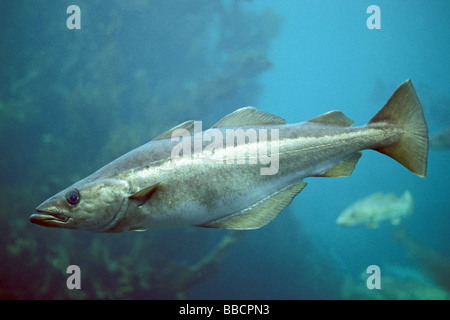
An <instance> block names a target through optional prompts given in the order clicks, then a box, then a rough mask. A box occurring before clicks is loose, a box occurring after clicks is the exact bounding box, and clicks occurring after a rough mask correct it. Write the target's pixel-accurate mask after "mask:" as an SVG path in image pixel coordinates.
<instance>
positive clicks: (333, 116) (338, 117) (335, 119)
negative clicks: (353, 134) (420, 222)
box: [308, 111, 355, 127]
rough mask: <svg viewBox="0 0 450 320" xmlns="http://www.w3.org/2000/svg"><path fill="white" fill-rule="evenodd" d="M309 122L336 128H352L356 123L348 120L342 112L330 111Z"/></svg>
mask: <svg viewBox="0 0 450 320" xmlns="http://www.w3.org/2000/svg"><path fill="white" fill-rule="evenodd" d="M308 122H317V123H323V124H331V125H335V126H342V127H350V126H351V125H352V124H354V123H355V122H354V121H353V120H352V119H350V118H348V117H347V116H346V115H345V114H343V113H342V112H340V111H330V112H327V113H324V114H321V115H320V116H317V117H315V118H312V119H310V120H308Z"/></svg>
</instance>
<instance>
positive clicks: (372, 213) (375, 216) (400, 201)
mask: <svg viewBox="0 0 450 320" xmlns="http://www.w3.org/2000/svg"><path fill="white" fill-rule="evenodd" d="M412 212H413V198H412V196H411V193H410V192H409V191H408V190H406V191H405V193H403V195H402V196H401V197H399V198H398V197H397V196H396V195H395V194H392V193H388V194H383V193H381V192H377V193H374V194H372V195H370V196H368V197H366V198H364V199H362V200H359V201H357V202H355V203H354V204H352V205H351V206H350V207H348V208H347V209H345V210H344V211H343V212H342V213H341V215H340V216H339V217H338V218H337V219H336V223H337V224H338V225H340V226H357V225H365V226H367V227H370V228H376V227H378V225H379V224H380V223H383V222H386V221H390V222H391V223H392V224H393V225H398V224H399V223H400V221H401V220H402V219H403V218H404V217H406V216H408V215H410V214H411V213H412Z"/></svg>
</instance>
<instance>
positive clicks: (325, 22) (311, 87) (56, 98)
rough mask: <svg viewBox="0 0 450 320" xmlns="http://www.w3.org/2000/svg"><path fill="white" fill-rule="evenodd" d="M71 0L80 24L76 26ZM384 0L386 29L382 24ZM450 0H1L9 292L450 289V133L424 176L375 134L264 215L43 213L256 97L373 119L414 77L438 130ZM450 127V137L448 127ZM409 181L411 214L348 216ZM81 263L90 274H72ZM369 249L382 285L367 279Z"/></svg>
mask: <svg viewBox="0 0 450 320" xmlns="http://www.w3.org/2000/svg"><path fill="white" fill-rule="evenodd" d="M70 5H77V6H79V8H80V10H81V29H73V30H70V29H68V27H67V25H66V20H67V19H68V18H69V16H70V14H68V13H67V12H66V10H67V8H68V7H69V6H70ZM370 5H377V6H378V7H379V9H380V18H381V20H380V21H381V29H369V28H368V26H367V20H368V19H370V17H371V15H372V13H367V8H368V7H369V6H370ZM449 12H450V2H448V1H445V0H442V1H438V0H433V1H428V2H426V3H424V2H423V1H419V0H414V1H400V0H397V1H392V0H389V1H388V0H376V1H372V0H371V1H363V0H358V1H356V0H345V1H344V0H320V1H303V0H302V1H300V0H298V1H297V0H295V1H294V0H281V1H269V0H264V1H262V0H258V1H244V0H242V1H238V0H235V1H232V0H223V1H219V0H217V1H216V0H211V1H206V0H189V1H188V0H165V1H160V0H154V1H142V0H139V1H138V0H130V1H95V2H94V1H81V0H71V1H45V0H42V1H34V2H33V3H31V2H29V1H1V2H0V26H1V31H2V32H1V34H0V77H1V81H0V153H1V156H0V298H1V299H449V297H450V276H449V268H450V250H449V249H450V248H449V244H450V237H449V222H450V198H449V185H450V182H449V181H450V170H449V160H450V150H449V145H450V143H449V144H448V145H447V147H445V146H444V147H442V148H439V149H438V148H430V152H429V159H428V174H427V177H426V179H422V178H419V177H417V176H415V175H414V174H412V173H411V172H409V171H408V170H407V169H405V168H404V167H402V166H401V165H400V164H398V163H397V162H395V161H393V160H392V159H390V158H388V157H386V156H384V155H382V154H379V153H377V152H374V151H364V152H363V157H362V158H361V160H360V161H359V163H358V164H357V166H356V169H355V171H354V172H353V174H352V175H351V176H350V177H346V178H308V179H306V182H308V186H307V188H305V190H303V192H302V193H301V194H300V195H299V196H298V197H296V198H295V199H294V201H293V202H292V204H291V205H290V206H288V207H287V208H286V209H285V210H284V211H283V212H282V213H281V214H280V215H279V216H278V218H276V219H275V220H273V221H272V222H271V223H269V224H268V225H267V226H265V227H263V228H261V229H258V230H254V231H239V232H238V231H227V230H218V229H203V228H195V227H185V228H174V229H164V230H148V231H146V232H126V233H121V234H97V233H90V232H86V231H74V230H63V229H53V228H43V227H40V226H37V225H34V224H31V223H30V222H29V216H30V214H32V213H34V212H35V211H34V210H35V208H36V206H37V205H39V204H40V203H41V202H42V201H44V200H46V199H47V198H48V197H50V196H52V195H54V194H55V193H57V192H59V191H60V190H62V189H64V188H66V187H67V186H69V185H71V184H72V183H74V182H76V181H78V180H80V179H82V178H84V177H85V176H87V175H89V174H90V173H92V172H93V171H95V170H97V169H98V168H100V167H101V166H103V165H105V164H107V163H109V162H110V161H112V160H114V159H115V158H117V157H118V156H120V155H122V154H124V153H125V152H127V151H129V150H131V149H133V148H135V147H137V146H140V145H142V144H144V143H146V142H147V141H149V140H151V139H153V138H155V137H156V136H158V135H159V134H161V133H162V132H165V131H166V130H168V129H169V128H171V127H173V126H175V125H177V124H179V123H181V122H184V121H186V120H189V119H198V120H203V121H204V122H205V124H209V125H212V124H214V123H216V122H217V121H218V120H219V119H221V118H222V117H223V116H225V115H226V114H228V113H230V112H232V111H234V110H235V109H237V108H240V107H245V106H249V105H250V106H253V107H256V108H258V109H261V110H264V111H267V112H270V113H274V114H276V115H278V116H281V117H283V118H285V119H286V120H287V122H288V123H296V122H300V121H304V120H307V119H310V118H313V117H315V116H317V115H320V114H322V113H325V112H327V111H330V110H340V111H342V112H344V113H345V114H346V115H347V116H348V117H349V118H351V119H353V120H354V121H355V125H363V124H364V123H366V122H367V121H368V120H369V119H370V118H371V117H372V116H373V115H374V114H375V113H376V112H377V111H378V110H379V109H380V108H381V107H382V106H383V105H384V103H385V102H386V101H387V99H388V98H389V97H390V96H391V94H392V93H393V92H394V90H395V89H396V88H397V87H398V86H399V85H400V84H401V83H402V82H403V81H405V80H406V79H412V81H413V83H414V86H415V88H416V91H417V94H418V96H419V98H420V100H421V102H422V105H423V108H424V113H425V117H426V119H427V122H428V127H429V132H430V136H433V134H435V133H438V132H440V131H441V130H443V129H445V128H447V127H448V126H449V125H450V67H449V62H450V41H449V40H450V19H449ZM447 139H449V140H450V138H449V137H447ZM405 190H409V191H410V192H411V194H412V196H413V198H414V212H413V213H412V215H411V216H408V217H406V218H405V219H403V221H402V222H401V223H400V225H399V226H393V225H391V224H390V223H385V224H382V225H380V226H379V227H378V228H367V227H364V226H360V227H353V228H350V227H341V226H339V225H337V224H336V222H335V220H336V218H337V217H338V216H339V214H340V213H341V212H342V211H343V210H344V209H345V208H347V207H348V206H350V205H351V204H353V203H355V202H356V201H358V200H359V199H362V198H364V197H366V196H369V195H371V194H373V193H376V192H383V193H394V194H396V195H397V196H400V195H401V194H402V193H403V192H404V191H405ZM69 265H77V266H79V267H80V270H81V289H80V290H76V289H75V290H69V289H68V288H67V286H66V280H67V278H68V276H69V274H67V273H66V269H67V267H68V266H69ZM370 265H377V266H379V268H380V271H381V289H372V290H370V289H368V288H367V285H366V280H367V279H368V277H369V276H370V274H369V273H367V272H366V270H367V267H368V266H370Z"/></svg>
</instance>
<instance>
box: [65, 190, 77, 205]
mask: <svg viewBox="0 0 450 320" xmlns="http://www.w3.org/2000/svg"><path fill="white" fill-rule="evenodd" d="M66 201H67V203H68V204H70V205H71V206H73V207H74V206H76V205H77V204H78V203H79V202H80V192H79V191H78V190H77V189H73V190H70V191H69V192H67V193H66Z"/></svg>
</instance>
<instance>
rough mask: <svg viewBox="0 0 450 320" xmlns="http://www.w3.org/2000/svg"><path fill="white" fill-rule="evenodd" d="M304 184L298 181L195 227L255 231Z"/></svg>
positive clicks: (304, 185) (276, 212) (280, 208)
mask: <svg viewBox="0 0 450 320" xmlns="http://www.w3.org/2000/svg"><path fill="white" fill-rule="evenodd" d="M305 187H306V182H304V181H300V182H298V183H296V184H292V185H290V186H288V187H286V188H284V189H281V190H278V191H276V192H274V193H272V194H270V195H268V196H266V197H265V198H263V199H262V200H260V201H258V202H256V203H254V204H252V205H250V206H249V207H247V208H245V209H242V210H240V211H238V212H235V213H233V214H232V215H229V216H226V217H224V218H220V219H217V220H214V221H211V222H208V223H206V224H202V225H197V227H206V228H220V229H235V230H248V229H257V228H261V227H262V226H264V225H266V224H267V223H269V222H270V221H272V220H273V219H274V218H275V217H276V216H277V215H278V214H279V213H280V212H281V211H283V209H284V208H286V207H287V206H288V205H289V204H290V203H291V201H292V199H294V197H295V196H296V195H298V194H299V193H300V192H301V191H302V190H303V188H305Z"/></svg>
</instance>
